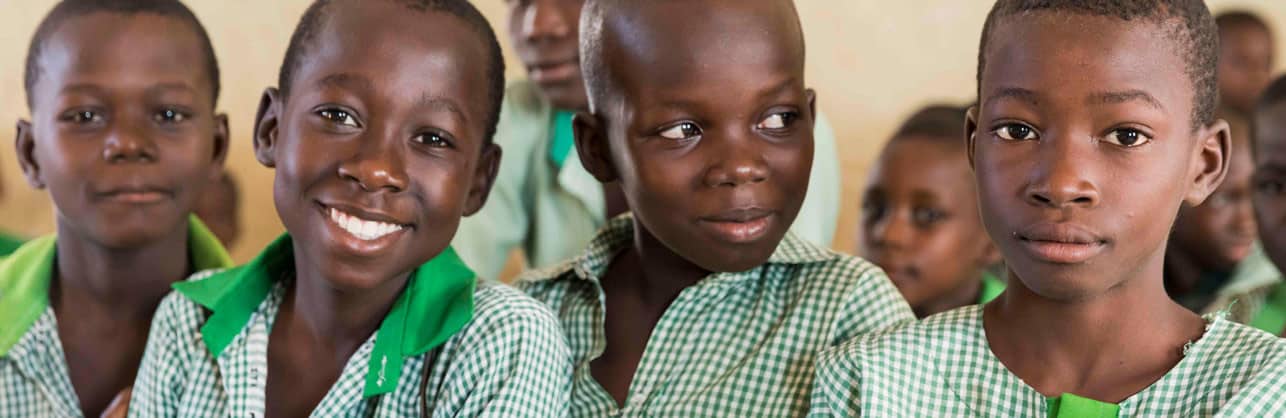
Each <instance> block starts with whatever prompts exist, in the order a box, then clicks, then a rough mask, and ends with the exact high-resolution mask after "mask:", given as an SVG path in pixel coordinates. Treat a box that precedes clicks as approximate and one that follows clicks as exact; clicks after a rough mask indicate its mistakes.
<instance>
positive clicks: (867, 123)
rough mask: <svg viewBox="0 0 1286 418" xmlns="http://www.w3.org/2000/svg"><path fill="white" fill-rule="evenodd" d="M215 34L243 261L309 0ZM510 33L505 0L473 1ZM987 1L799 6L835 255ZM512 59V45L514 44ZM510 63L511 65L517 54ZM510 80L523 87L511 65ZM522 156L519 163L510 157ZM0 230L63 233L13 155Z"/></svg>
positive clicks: (966, 60)
mask: <svg viewBox="0 0 1286 418" xmlns="http://www.w3.org/2000/svg"><path fill="white" fill-rule="evenodd" d="M54 3H55V1H54V0H0V140H3V141H5V142H6V143H8V144H11V142H8V141H11V140H12V138H13V135H14V122H15V121H16V120H17V119H18V118H22V117H26V114H27V108H26V105H25V96H24V93H23V91H22V68H23V61H24V60H25V56H26V49H27V45H28V42H29V39H30V36H31V34H32V32H34V30H35V27H36V25H37V24H38V23H39V20H40V18H41V17H42V16H43V15H44V14H45V12H47V11H48V10H49V8H50V7H52V6H53V4H54ZM187 3H188V4H189V5H190V6H191V7H192V9H193V10H194V11H195V12H196V14H197V16H198V17H199V18H200V19H201V20H202V21H203V22H204V24H205V25H206V28H207V29H208V30H209V31H210V34H211V38H212V40H213V42H214V47H215V50H216V53H217V54H218V57H219V62H220V65H221V67H222V71H223V86H224V93H223V97H222V98H221V100H220V102H219V108H220V109H221V110H222V111H224V112H227V113H228V114H229V116H230V118H231V122H232V135H233V144H232V151H231V156H230V157H229V161H228V166H229V168H230V169H231V170H232V172H233V173H234V175H235V176H236V177H237V179H238V180H239V181H240V183H241V188H242V191H243V193H244V196H243V199H242V202H243V205H242V208H241V210H242V212H241V213H242V227H243V231H242V238H241V239H242V241H241V243H240V245H239V246H238V247H237V248H235V249H234V254H233V255H234V257H235V258H237V259H238V260H240V261H246V260H248V259H249V258H251V257H252V256H253V255H254V254H255V252H256V251H257V250H258V249H260V248H262V247H263V246H264V245H265V244H267V243H268V242H269V241H270V240H272V239H273V238H275V237H276V236H277V235H278V234H280V233H281V231H282V227H281V223H280V222H279V221H278V220H277V215H276V211H275V210H274V209H273V207H272V189H271V188H272V181H271V180H272V177H271V176H272V173H271V171H269V170H267V169H264V168H262V167H260V166H259V164H258V163H257V162H255V160H254V158H253V156H252V154H251V144H250V136H249V134H250V130H251V127H252V124H253V117H254V112H255V107H256V105H257V102H258V99H259V95H260V93H261V92H262V91H263V88H264V87H267V86H269V85H271V84H272V83H274V82H275V80H276V74H277V67H278V66H279V65H280V62H281V56H282V54H283V52H284V51H285V48H286V43H287V41H288V40H289V39H288V38H289V36H290V32H291V30H292V29H293V27H294V24H295V22H296V21H297V20H298V18H299V15H300V14H301V13H302V12H303V9H304V8H305V7H306V6H307V4H308V1H307V0H272V1H264V0H187ZM475 3H476V4H477V5H478V6H479V8H480V9H482V10H483V12H484V13H485V14H486V15H487V16H488V17H489V18H491V20H492V23H493V25H494V26H496V27H497V30H500V31H502V32H501V37H502V39H501V41H502V42H501V43H502V44H507V38H506V37H505V36H506V35H505V34H504V33H503V30H504V25H505V23H504V18H505V8H504V2H503V0H475ZM990 3H991V2H990V1H989V0H913V1H888V0H797V4H798V7H799V12H800V15H801V18H802V19H803V23H804V27H805V30H806V32H807V33H806V35H807V41H808V82H809V84H811V85H812V86H813V87H815V88H816V89H817V91H818V96H819V104H820V107H821V108H822V109H823V110H824V111H825V112H826V113H827V114H828V115H829V117H830V120H831V121H832V123H833V124H834V125H835V130H836V132H837V133H838V136H839V154H840V158H841V160H842V163H843V168H844V176H845V178H844V196H843V201H844V208H843V214H844V216H843V218H842V220H841V222H840V231H839V232H838V233H837V235H836V237H837V238H836V242H835V247H836V248H837V249H840V250H843V251H852V250H853V249H854V247H853V245H854V241H855V238H856V233H855V231H856V228H857V223H856V219H857V211H858V208H859V203H858V200H859V198H860V195H861V188H862V185H863V182H864V181H865V173H866V171H867V169H868V167H869V166H870V164H871V160H872V159H873V158H874V156H875V154H876V152H877V151H878V149H879V147H880V146H881V145H882V144H883V142H884V141H885V140H886V139H887V137H888V136H889V135H890V134H891V132H892V131H893V129H894V128H895V126H896V125H897V124H898V122H899V121H900V118H902V117H904V116H905V115H907V114H908V113H909V112H911V111H913V110H915V108H917V107H918V106H921V105H924V104H927V103H930V102H935V101H941V100H949V101H954V102H964V101H967V100H970V98H971V97H972V95H973V91H974V81H973V80H974V66H975V61H976V49H977V43H978V35H979V32H980V30H981V27H982V22H983V19H984V18H985V17H986V11H987V8H988V7H989V5H990ZM1208 3H1209V4H1210V5H1211V7H1212V8H1213V9H1214V10H1215V11H1216V12H1218V11H1220V10H1226V9H1229V8H1246V9H1251V10H1254V11H1257V12H1259V13H1261V14H1262V15H1264V16H1265V17H1267V18H1268V19H1269V20H1270V21H1271V22H1274V26H1275V28H1276V29H1277V36H1278V46H1279V47H1280V48H1281V51H1280V53H1279V54H1278V57H1279V59H1278V65H1279V67H1281V68H1280V69H1286V1H1281V0H1226V1H1225V0H1211V1H1209V2H1208ZM506 48H508V45H506ZM510 57H512V55H510ZM510 63H511V64H510V66H511V68H510V72H509V76H510V79H513V78H516V77H521V76H522V71H521V68H519V66H518V64H517V63H516V62H515V61H514V60H512V59H510ZM511 157H512V156H511ZM0 177H3V185H4V190H5V195H4V196H3V199H2V200H0V229H2V230H6V231H12V232H16V233H19V234H24V235H28V236H34V235H38V234H45V233H49V232H52V231H53V218H54V212H53V210H54V209H53V207H52V205H51V204H50V203H49V199H48V198H47V196H46V195H45V194H44V193H43V192H40V191H35V190H31V189H30V188H29V187H28V186H27V185H26V183H25V182H24V180H23V179H22V176H21V172H20V170H19V169H18V167H17V162H16V160H15V159H14V154H13V147H12V146H11V145H5V146H0Z"/></svg>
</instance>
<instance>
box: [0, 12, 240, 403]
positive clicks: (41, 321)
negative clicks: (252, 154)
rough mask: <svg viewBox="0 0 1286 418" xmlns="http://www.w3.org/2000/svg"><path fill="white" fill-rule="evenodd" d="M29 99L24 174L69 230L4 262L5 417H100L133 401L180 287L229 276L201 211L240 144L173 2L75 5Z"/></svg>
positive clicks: (55, 18) (39, 39)
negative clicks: (234, 143) (152, 338)
mask: <svg viewBox="0 0 1286 418" xmlns="http://www.w3.org/2000/svg"><path fill="white" fill-rule="evenodd" d="M25 88H26V92H27V104H28V107H29V109H30V111H31V120H30V121H26V120H24V121H19V122H18V132H17V138H16V141H15V145H16V150H17V155H18V162H19V164H20V166H21V167H22V171H23V174H25V175H26V179H27V182H28V184H30V185H31V186H32V187H35V188H38V189H48V190H49V195H50V197H51V198H52V200H53V203H54V207H55V208H57V216H56V218H55V225H56V227H57V233H56V235H53V236H48V237H45V238H41V239H37V240H34V241H31V242H29V243H27V244H25V245H24V246H23V247H21V248H20V249H18V250H17V251H16V252H15V253H13V254H12V255H10V256H8V257H7V258H6V259H4V260H3V261H0V324H4V325H3V326H0V416H13V417H29V416H60V417H82V416H88V417H97V416H99V415H100V414H103V413H104V412H105V411H107V410H108V409H109V407H108V406H109V404H113V402H115V405H118V406H119V405H123V404H124V402H125V401H127V399H128V390H127V387H128V386H130V384H131V383H132V382H133V381H134V374H135V372H136V371H137V370H138V367H139V364H140V361H141V360H142V357H143V348H144V345H145V343H146V341H147V335H148V329H149V327H150V325H151V318H152V313H153V312H155V310H156V307H157V305H158V304H159V303H160V302H161V299H162V298H163V297H164V296H165V294H166V293H167V292H168V291H169V287H170V284H171V283H173V282H176V281H180V280H182V279H183V277H185V276H186V275H189V274H192V273H194V272H196V271H199V270H203V269H210V268H220V267H226V266H228V265H229V264H231V262H230V260H229V259H228V255H227V253H226V252H225V251H224V250H223V248H222V247H221V246H220V245H219V243H218V241H217V240H215V239H214V237H213V236H212V235H211V234H210V232H209V231H208V230H206V229H205V227H204V226H202V225H201V223H200V222H199V221H197V220H196V219H195V218H192V217H191V215H190V213H191V210H192V207H193V206H194V205H195V204H196V200H197V197H198V196H200V194H201V190H202V188H203V187H204V186H205V185H206V184H207V183H208V182H209V181H210V180H211V179H212V178H214V176H215V175H216V173H218V172H219V171H220V170H221V166H222V164H223V160H224V156H225V152H226V150H227V146H228V140H227V138H228V137H227V132H228V124H227V118H226V117H225V116H224V115H221V114H216V113H215V105H216V102H217V99H218V93H219V71H218V64H217V63H216V61H215V57H214V52H213V48H212V47H211V46H210V41H209V39H208V37H207V36H206V33H205V29H204V28H203V27H202V26H201V23H200V22H198V21H197V19H196V17H195V16H193V15H192V12H191V11H190V10H188V9H187V8H186V7H184V6H183V4H181V3H179V2H177V1H173V0H116V1H98V0H67V1H63V2H60V3H58V4H57V5H56V6H54V8H53V10H51V11H50V12H49V14H48V15H46V16H45V18H44V20H43V21H42V22H41V24H40V26H39V28H38V29H37V30H36V33H35V35H34V36H33V37H32V39H31V44H30V49H29V50H28V53H27V66H26V73H25ZM114 400H115V401H114ZM113 408H116V409H113V411H117V412H119V411H120V410H119V407H113Z"/></svg>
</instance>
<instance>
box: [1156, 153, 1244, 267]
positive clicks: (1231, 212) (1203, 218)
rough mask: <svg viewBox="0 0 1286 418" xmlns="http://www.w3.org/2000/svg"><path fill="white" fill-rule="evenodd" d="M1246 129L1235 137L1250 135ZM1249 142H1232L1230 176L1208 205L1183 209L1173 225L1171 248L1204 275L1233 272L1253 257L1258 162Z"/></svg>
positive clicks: (1229, 165)
mask: <svg viewBox="0 0 1286 418" xmlns="http://www.w3.org/2000/svg"><path fill="white" fill-rule="evenodd" d="M1248 134H1249V133H1248V132H1246V131H1245V130H1244V129H1241V130H1236V129H1234V130H1233V135H1248ZM1249 145H1250V141H1249V140H1248V139H1247V140H1240V139H1239V140H1235V141H1233V147H1232V154H1231V159H1230V160H1229V161H1228V176H1227V177H1226V178H1224V181H1223V184H1221V185H1219V188H1218V189H1216V190H1215V192H1214V194H1211V195H1210V198H1208V199H1206V202H1205V203H1203V204H1201V205H1200V206H1197V207H1184V208H1182V209H1180V210H1179V217H1178V219H1176V220H1175V223H1174V232H1173V235H1171V237H1170V245H1174V246H1176V247H1178V248H1179V249H1181V250H1182V252H1183V254H1184V256H1186V257H1192V258H1193V259H1194V260H1195V261H1197V264H1198V265H1199V266H1200V267H1201V269H1202V270H1205V271H1215V272H1230V271H1232V270H1233V269H1234V268H1236V267H1237V263H1240V262H1241V260H1242V259H1245V258H1246V256H1247V255H1249V254H1250V248H1251V246H1253V245H1254V243H1255V238H1256V232H1255V215H1254V209H1253V207H1252V205H1251V183H1250V182H1251V175H1252V174H1253V173H1254V169H1255V166H1254V164H1255V162H1254V161H1253V160H1252V159H1251V157H1250V148H1249Z"/></svg>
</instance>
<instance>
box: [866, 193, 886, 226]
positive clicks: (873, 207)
mask: <svg viewBox="0 0 1286 418" xmlns="http://www.w3.org/2000/svg"><path fill="white" fill-rule="evenodd" d="M884 212H885V208H884V202H883V201H880V200H879V199H874V198H867V199H866V200H865V201H863V202H862V216H863V217H864V218H866V221H867V222H875V221H878V220H880V219H881V218H883V217H884Z"/></svg>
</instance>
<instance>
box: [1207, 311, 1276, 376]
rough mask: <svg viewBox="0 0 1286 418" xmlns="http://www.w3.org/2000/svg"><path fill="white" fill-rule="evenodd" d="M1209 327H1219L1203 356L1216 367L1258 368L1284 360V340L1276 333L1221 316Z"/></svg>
mask: <svg viewBox="0 0 1286 418" xmlns="http://www.w3.org/2000/svg"><path fill="white" fill-rule="evenodd" d="M1209 327H1210V328H1211V329H1216V328H1221V330H1220V333H1219V334H1217V335H1215V336H1213V337H1214V338H1213V341H1211V344H1210V347H1209V348H1208V351H1207V352H1206V353H1205V356H1204V357H1205V359H1206V361H1207V362H1209V363H1211V364H1212V367H1215V368H1216V369H1224V370H1232V369H1243V370H1245V369H1247V368H1248V367H1249V368H1251V369H1259V368H1263V367H1269V366H1277V364H1275V363H1283V361H1286V340H1283V339H1281V338H1278V337H1277V336H1275V335H1272V334H1269V333H1267V332H1264V331H1262V330H1259V329H1256V328H1254V327H1251V326H1249V325H1243V324H1239V323H1236V322H1232V321H1229V320H1226V319H1223V318H1216V319H1214V320H1213V321H1212V322H1211V323H1210V325H1209ZM1210 337H1212V336H1207V338H1210ZM1284 365H1286V364H1284Z"/></svg>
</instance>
